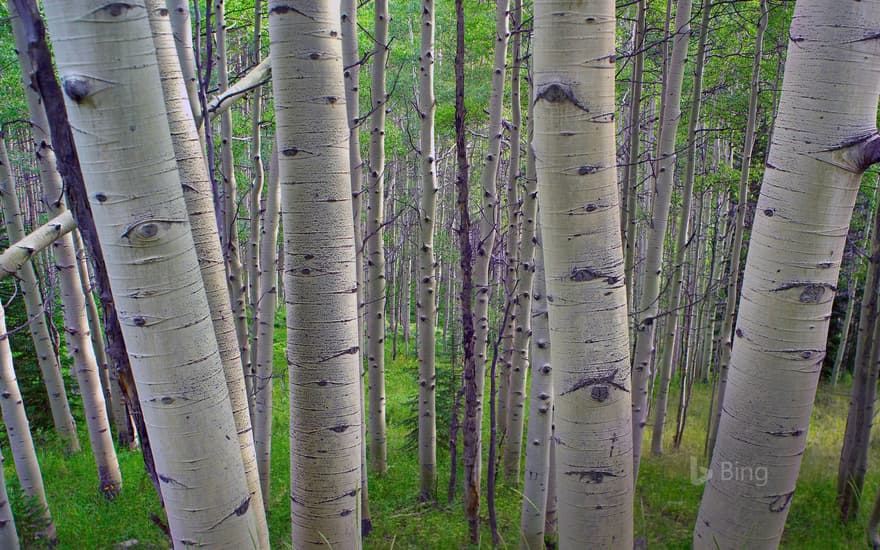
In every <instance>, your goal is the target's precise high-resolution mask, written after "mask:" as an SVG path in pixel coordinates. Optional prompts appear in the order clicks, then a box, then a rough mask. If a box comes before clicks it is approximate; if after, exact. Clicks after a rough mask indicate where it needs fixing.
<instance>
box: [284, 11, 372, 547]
mask: <svg viewBox="0 0 880 550" xmlns="http://www.w3.org/2000/svg"><path fill="white" fill-rule="evenodd" d="M339 33H340V11H339V3H338V2H330V1H328V0H324V1H320V0H316V1H315V2H313V3H310V4H303V5H300V6H299V7H298V8H297V9H292V8H291V7H290V6H288V5H287V4H286V3H285V2H284V0H270V2H269V36H270V44H271V57H272V74H273V90H274V97H275V109H276V117H277V118H276V120H277V122H276V124H277V128H278V134H277V147H278V152H279V156H278V159H279V174H280V178H281V180H280V181H281V193H282V194H281V198H282V201H281V215H282V222H283V228H284V255H285V257H284V262H285V268H284V272H285V286H286V287H287V288H286V291H285V303H286V305H287V341H288V345H287V361H288V367H289V377H290V439H291V441H290V460H291V463H290V472H291V481H292V482H293V483H292V487H291V494H290V499H291V520H292V523H293V527H292V533H293V546H294V547H295V548H304V549H305V548H326V547H328V546H330V547H332V548H338V549H346V548H354V549H357V548H360V546H361V543H360V540H361V539H360V535H359V529H360V525H359V521H360V510H359V495H358V491H359V489H360V487H361V473H360V472H361V471H360V466H361V448H360V445H361V422H362V416H361V399H360V397H359V395H358V388H359V383H358V376H359V370H360V369H359V367H358V335H357V326H358V322H357V279H356V275H355V245H354V227H353V225H352V223H351V220H352V214H351V182H350V179H349V163H348V162H349V161H348V153H349V150H348V135H349V128H348V124H347V122H346V106H345V95H344V94H345V91H344V89H343V88H344V86H343V80H342V78H343V74H342V73H343V68H342V48H341V43H340V42H341V41H340V39H339ZM303 52H310V53H309V54H308V55H305V54H304V53H303ZM304 74H307V75H311V77H310V78H308V79H303V78H302V75H304ZM374 93H375V90H374Z"/></svg>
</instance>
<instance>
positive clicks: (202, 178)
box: [146, 0, 274, 548]
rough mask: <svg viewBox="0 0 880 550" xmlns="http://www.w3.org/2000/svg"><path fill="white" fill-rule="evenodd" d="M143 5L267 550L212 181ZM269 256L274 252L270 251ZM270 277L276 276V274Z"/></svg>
mask: <svg viewBox="0 0 880 550" xmlns="http://www.w3.org/2000/svg"><path fill="white" fill-rule="evenodd" d="M146 5H147V7H148V9H149V14H150V27H151V31H152V33H153V44H154V45H155V47H156V60H157V63H158V67H159V75H160V77H161V79H162V92H163V95H164V98H165V105H166V111H167V113H168V124H169V129H170V130H171V139H172V146H173V148H174V156H175V158H176V159H177V172H178V174H179V175H180V182H181V187H182V189H183V198H184V202H185V203H186V209H187V218H188V219H189V223H190V227H191V232H192V236H193V244H194V246H195V250H196V255H197V256H198V259H199V272H200V273H201V276H202V281H203V283H204V285H205V294H206V297H207V299H208V308H209V310H210V312H211V323H212V326H213V328H214V336H215V338H216V340H217V346H218V351H219V353H220V361H221V363H222V365H223V374H224V377H225V379H226V386H227V388H228V390H229V400H230V404H231V405H232V415H233V418H234V419H235V428H236V432H237V434H238V443H239V447H240V449H241V457H242V465H243V466H244V472H245V478H246V479H247V485H248V491H249V492H250V495H251V501H250V506H252V507H253V508H254V509H255V510H257V511H258V513H257V514H256V516H255V521H256V523H257V539H258V543H259V544H258V545H259V546H260V547H262V548H267V547H268V545H269V531H268V527H267V525H266V522H265V514H264V512H263V509H264V504H263V502H264V501H265V497H264V496H263V494H262V491H261V490H260V472H259V470H258V465H257V455H256V448H255V444H254V432H253V430H252V424H251V415H250V412H249V409H248V398H247V393H246V387H245V379H244V373H243V369H242V366H241V349H240V347H239V341H238V338H237V335H236V332H235V325H234V321H233V311H232V306H231V304H230V297H229V292H228V288H227V285H226V270H225V269H224V262H223V252H222V249H221V248H220V238H219V237H218V235H217V232H216V227H217V224H216V215H215V211H214V202H213V193H212V189H211V182H210V178H209V176H208V170H207V166H206V164H205V158H204V155H202V149H201V145H200V140H199V136H198V133H197V130H196V127H195V121H194V119H193V116H192V112H190V110H189V104H188V101H187V97H186V93H185V85H184V81H183V78H182V72H181V71H180V64H179V62H178V56H177V55H176V52H175V46H174V44H173V42H172V37H173V35H172V29H171V26H170V22H169V19H168V16H167V15H166V13H167V10H164V9H163V8H162V4H161V1H160V0H147V3H146ZM272 251H273V252H274V246H273V247H272ZM272 272H273V274H274V270H273V271H272Z"/></svg>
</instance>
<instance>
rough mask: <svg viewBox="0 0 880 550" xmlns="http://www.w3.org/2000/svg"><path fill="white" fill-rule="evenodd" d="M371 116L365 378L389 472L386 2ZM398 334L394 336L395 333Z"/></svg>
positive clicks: (373, 464)
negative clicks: (386, 340)
mask: <svg viewBox="0 0 880 550" xmlns="http://www.w3.org/2000/svg"><path fill="white" fill-rule="evenodd" d="M373 7H374V10H375V16H374V22H375V29H374V31H373V41H374V50H373V68H372V74H371V78H370V80H371V83H372V85H371V90H370V94H371V97H372V101H373V103H372V106H371V107H372V115H371V116H370V154H369V161H368V162H367V169H368V171H367V191H368V194H367V229H366V231H367V234H366V237H365V241H366V242H365V245H366V248H367V308H366V315H367V323H366V325H367V373H368V377H369V378H368V379H369V390H368V393H369V397H370V407H369V408H370V414H369V423H368V431H369V433H370V460H369V465H370V469H371V470H372V471H374V472H376V473H380V474H381V473H384V472H385V471H386V470H387V469H388V462H387V460H386V447H385V439H386V434H385V247H384V243H383V235H384V233H385V232H384V229H383V225H384V222H385V193H384V185H385V109H386V106H385V102H386V99H387V97H386V94H385V64H386V62H387V60H388V2H387V0H376V2H375V3H374V6H373ZM395 334H396V332H395Z"/></svg>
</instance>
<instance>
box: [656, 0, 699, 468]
mask: <svg viewBox="0 0 880 550" xmlns="http://www.w3.org/2000/svg"><path fill="white" fill-rule="evenodd" d="M702 9H703V15H702V20H701V22H700V37H699V39H698V40H697V52H696V53H697V59H696V65H695V67H694V82H693V91H692V94H691V109H690V114H689V116H688V127H687V151H686V153H685V155H686V160H685V173H684V186H683V188H682V191H681V197H682V204H681V210H680V211H679V213H678V227H677V228H676V230H677V236H676V243H675V252H674V258H673V260H672V273H671V278H670V279H669V280H670V284H671V289H670V292H671V295H670V303H669V309H668V311H669V312H670V314H669V315H668V316H667V318H666V327H665V330H664V332H663V334H665V338H664V341H663V349H664V350H665V353H664V356H663V357H664V360H663V362H662V363H661V364H660V369H659V370H660V380H659V390H658V393H657V405H656V407H655V408H654V411H655V413H654V430H653V431H652V433H651V452H652V453H653V454H655V455H660V454H663V431H664V430H663V428H664V427H665V425H666V407H667V401H668V399H669V381H670V379H671V378H672V371H673V366H674V364H675V354H674V353H672V352H673V345H674V341H675V337H676V336H677V335H678V336H681V335H679V317H683V312H682V311H681V303H682V293H683V292H684V289H685V280H684V279H685V277H686V272H685V265H684V264H685V255H686V253H687V251H688V249H689V247H688V242H689V240H688V237H689V235H690V228H691V227H692V226H691V225H690V218H691V209H692V206H691V205H692V204H693V195H694V179H695V174H696V146H697V144H696V131H697V125H698V124H699V121H700V105H701V102H702V97H701V95H702V93H703V66H704V64H705V61H706V36H707V35H708V32H709V17H710V15H711V11H712V0H703V8H702ZM674 169H675V164H674V163H673V165H672V166H670V170H673V171H674ZM684 334H687V332H685V333H684Z"/></svg>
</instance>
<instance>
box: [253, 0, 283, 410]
mask: <svg viewBox="0 0 880 550" xmlns="http://www.w3.org/2000/svg"><path fill="white" fill-rule="evenodd" d="M262 30H263V0H255V2H254V38H253V44H252V45H251V49H252V50H253V51H252V55H251V62H252V63H254V65H255V66H258V64H259V63H260V59H261V57H262V53H261V51H260V47H261V44H262ZM262 119H263V87H262V86H257V87H256V88H254V90H253V91H252V92H251V143H250V153H251V166H252V168H253V171H254V180H253V182H252V184H251V189H250V192H249V193H248V198H249V204H248V211H249V214H250V238H249V239H248V243H247V246H248V263H247V282H248V306H249V307H250V313H251V315H252V316H253V324H252V326H255V325H256V323H257V322H258V320H257V309H258V308H259V301H260V296H262V294H263V292H262V290H261V287H260V280H261V279H260V273H261V272H262V268H261V267H260V258H261V255H260V246H261V244H262V243H261V240H262V239H261V238H260V235H261V232H260V231H261V229H260V221H261V210H262V207H261V202H262V194H263V185H264V183H265V179H266V177H265V176H266V174H265V170H264V169H263V152H262V149H263V129H262ZM266 200H267V201H268V198H267V199H266ZM276 217H277V214H276ZM274 245H275V242H274V241H273V242H272V249H273V250H272V252H273V253H272V255H271V256H270V258H273V257H274V255H275V254H274V252H275V250H274V248H275V246H274ZM275 264H276V260H275V259H272V260H271V265H272V269H273V270H274V269H275ZM270 286H274V285H272V284H271V283H270ZM276 296H277V293H276ZM259 334H260V330H259V329H258V328H255V329H252V334H251V335H250V337H251V341H250V343H249V348H248V349H249V351H250V354H251V356H250V359H249V362H250V364H251V370H252V371H253V375H254V380H253V382H252V384H251V385H252V387H253V391H254V394H256V392H257V390H256V386H257V384H258V380H256V376H257V374H256V370H257V367H256V365H257V345H258V344H257V342H258V341H259V340H258V339H259ZM254 400H255V401H256V395H255V396H254ZM254 407H255V408H256V403H255V405H254Z"/></svg>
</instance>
